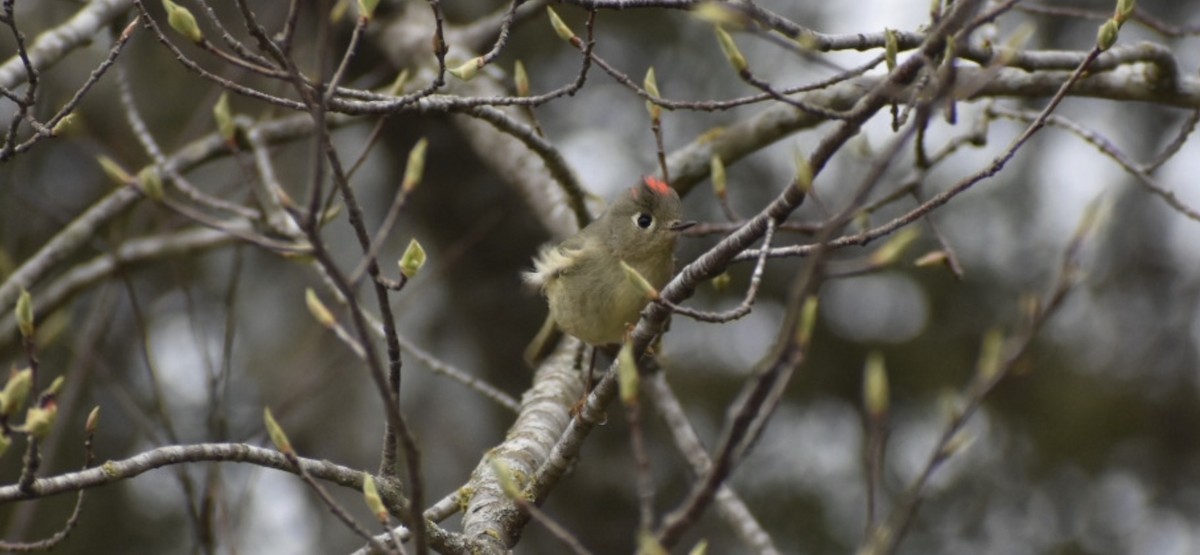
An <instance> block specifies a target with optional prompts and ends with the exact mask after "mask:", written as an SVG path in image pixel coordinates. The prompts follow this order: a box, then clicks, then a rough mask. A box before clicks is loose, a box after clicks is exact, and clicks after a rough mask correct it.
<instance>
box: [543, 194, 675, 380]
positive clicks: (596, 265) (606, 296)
mask: <svg viewBox="0 0 1200 555" xmlns="http://www.w3.org/2000/svg"><path fill="white" fill-rule="evenodd" d="M681 212H682V208H681V206H680V200H679V194H678V193H676V192H675V190H674V189H672V188H671V187H670V186H669V185H667V183H666V182H665V181H663V180H661V179H658V178H655V177H645V178H644V179H643V180H642V181H641V182H640V183H638V184H637V185H634V186H633V187H631V188H629V189H628V190H626V191H624V192H623V193H622V194H621V195H619V196H618V197H617V198H616V200H614V201H613V202H612V204H611V205H610V206H609V207H608V209H607V210H605V211H604V213H603V214H601V215H600V217H599V218H597V219H596V220H594V221H593V222H592V223H590V224H589V225H587V226H586V227H584V228H583V229H581V230H579V231H578V232H577V233H576V234H575V235H573V236H571V237H569V238H567V239H566V240H564V241H562V242H561V243H559V244H557V245H551V246H547V247H544V248H543V249H542V250H541V251H540V252H539V253H538V255H537V256H536V258H535V259H534V263H533V270H532V271H529V272H525V273H524V276H523V278H524V281H525V282H526V283H529V284H531V285H534V286H537V287H538V288H539V289H540V290H541V292H542V294H543V295H544V296H545V297H546V301H547V304H548V305H549V307H550V315H549V317H548V318H547V320H546V323H545V324H544V325H543V326H542V330H541V331H539V332H538V337H536V338H535V339H534V341H533V342H532V343H531V344H530V347H529V349H527V350H526V360H527V361H528V362H529V363H530V365H532V366H534V367H536V366H537V365H538V364H540V363H541V361H542V360H543V359H544V358H545V357H546V356H547V355H548V354H549V353H550V351H551V350H552V349H553V348H554V346H555V345H556V344H557V342H558V338H559V332H565V333H567V334H570V335H571V336H574V337H575V338H577V339H579V340H580V341H582V342H584V343H586V344H588V345H591V346H593V347H600V346H606V345H610V344H615V343H620V342H621V340H622V339H623V338H624V336H625V334H626V330H627V329H628V327H629V326H630V325H632V324H634V323H636V322H637V319H638V316H639V314H640V313H641V311H642V309H643V308H645V306H646V304H647V303H648V302H649V300H650V299H649V296H648V295H647V294H646V291H645V289H644V288H643V287H641V286H639V285H638V284H636V283H635V282H633V281H632V280H631V279H630V277H629V275H628V274H627V273H626V271H625V270H624V269H623V268H622V266H621V263H622V262H624V263H625V264H626V265H628V266H629V267H631V268H633V269H634V270H636V271H637V273H638V274H641V276H642V277H643V278H645V280H646V281H647V282H648V283H649V284H650V285H651V286H653V287H654V288H655V289H661V288H662V287H663V286H664V285H666V283H667V281H669V280H670V278H671V276H672V275H673V274H674V272H675V244H676V239H677V238H678V237H679V233H680V232H681V231H683V230H685V229H687V228H689V227H691V226H692V225H694V224H695V222H690V221H684V220H682V219H681ZM594 357H595V351H594V350H593V359H594Z"/></svg>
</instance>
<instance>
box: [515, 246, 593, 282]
mask: <svg viewBox="0 0 1200 555" xmlns="http://www.w3.org/2000/svg"><path fill="white" fill-rule="evenodd" d="M582 250H583V240H582V239H581V238H580V237H578V236H575V237H571V238H569V239H567V240H566V241H563V242H562V243H559V244H557V245H552V246H547V247H545V248H543V249H542V251H541V252H539V253H538V256H537V258H536V259H534V261H533V271H532V272H525V274H524V276H523V277H524V279H525V283H529V284H533V285H536V286H538V287H545V286H546V285H547V284H548V283H549V282H550V281H552V280H554V279H555V278H557V277H558V276H561V275H563V274H564V273H568V272H570V271H571V270H572V269H573V268H575V267H577V266H578V265H579V260H580V257H579V253H580V252H582Z"/></svg>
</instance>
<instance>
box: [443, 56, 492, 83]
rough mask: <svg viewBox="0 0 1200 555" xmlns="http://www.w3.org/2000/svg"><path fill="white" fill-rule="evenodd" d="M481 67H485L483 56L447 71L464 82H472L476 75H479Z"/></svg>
mask: <svg viewBox="0 0 1200 555" xmlns="http://www.w3.org/2000/svg"><path fill="white" fill-rule="evenodd" d="M481 67H483V57H482V56H480V57H478V58H472V59H470V60H467V61H466V62H465V63H463V64H462V65H460V66H458V67H455V68H451V69H447V70H446V71H448V72H450V75H453V76H455V77H457V78H459V79H462V80H463V81H470V80H471V79H473V78H475V75H476V74H478V73H479V68H481Z"/></svg>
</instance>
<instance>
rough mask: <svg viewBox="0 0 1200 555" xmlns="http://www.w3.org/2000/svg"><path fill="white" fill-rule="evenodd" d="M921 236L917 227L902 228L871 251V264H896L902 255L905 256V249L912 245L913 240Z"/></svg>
mask: <svg viewBox="0 0 1200 555" xmlns="http://www.w3.org/2000/svg"><path fill="white" fill-rule="evenodd" d="M920 236H921V232H920V231H918V230H917V228H916V227H906V228H904V229H901V230H900V232H899V233H897V234H896V235H894V236H893V237H892V238H891V239H889V240H888V241H887V242H886V243H884V244H883V246H881V247H879V248H878V249H876V250H875V252H873V253H871V264H872V265H875V266H888V265H890V264H894V263H895V262H896V261H897V260H899V259H900V257H901V256H904V251H906V250H908V247H910V246H912V244H913V242H914V241H916V240H917V238H918V237H920Z"/></svg>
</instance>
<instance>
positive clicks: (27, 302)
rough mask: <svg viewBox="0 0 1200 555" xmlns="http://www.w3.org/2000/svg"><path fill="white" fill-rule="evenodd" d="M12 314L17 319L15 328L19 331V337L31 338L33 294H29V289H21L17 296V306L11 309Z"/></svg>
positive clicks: (32, 330) (32, 328) (32, 329)
mask: <svg viewBox="0 0 1200 555" xmlns="http://www.w3.org/2000/svg"><path fill="white" fill-rule="evenodd" d="M13 316H14V317H16V319H17V329H18V330H20V331H21V337H24V338H25V339H30V340H32V339H33V332H34V320H33V295H30V294H29V291H27V290H25V289H21V294H20V295H18V296H17V306H16V308H14V309H13Z"/></svg>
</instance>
